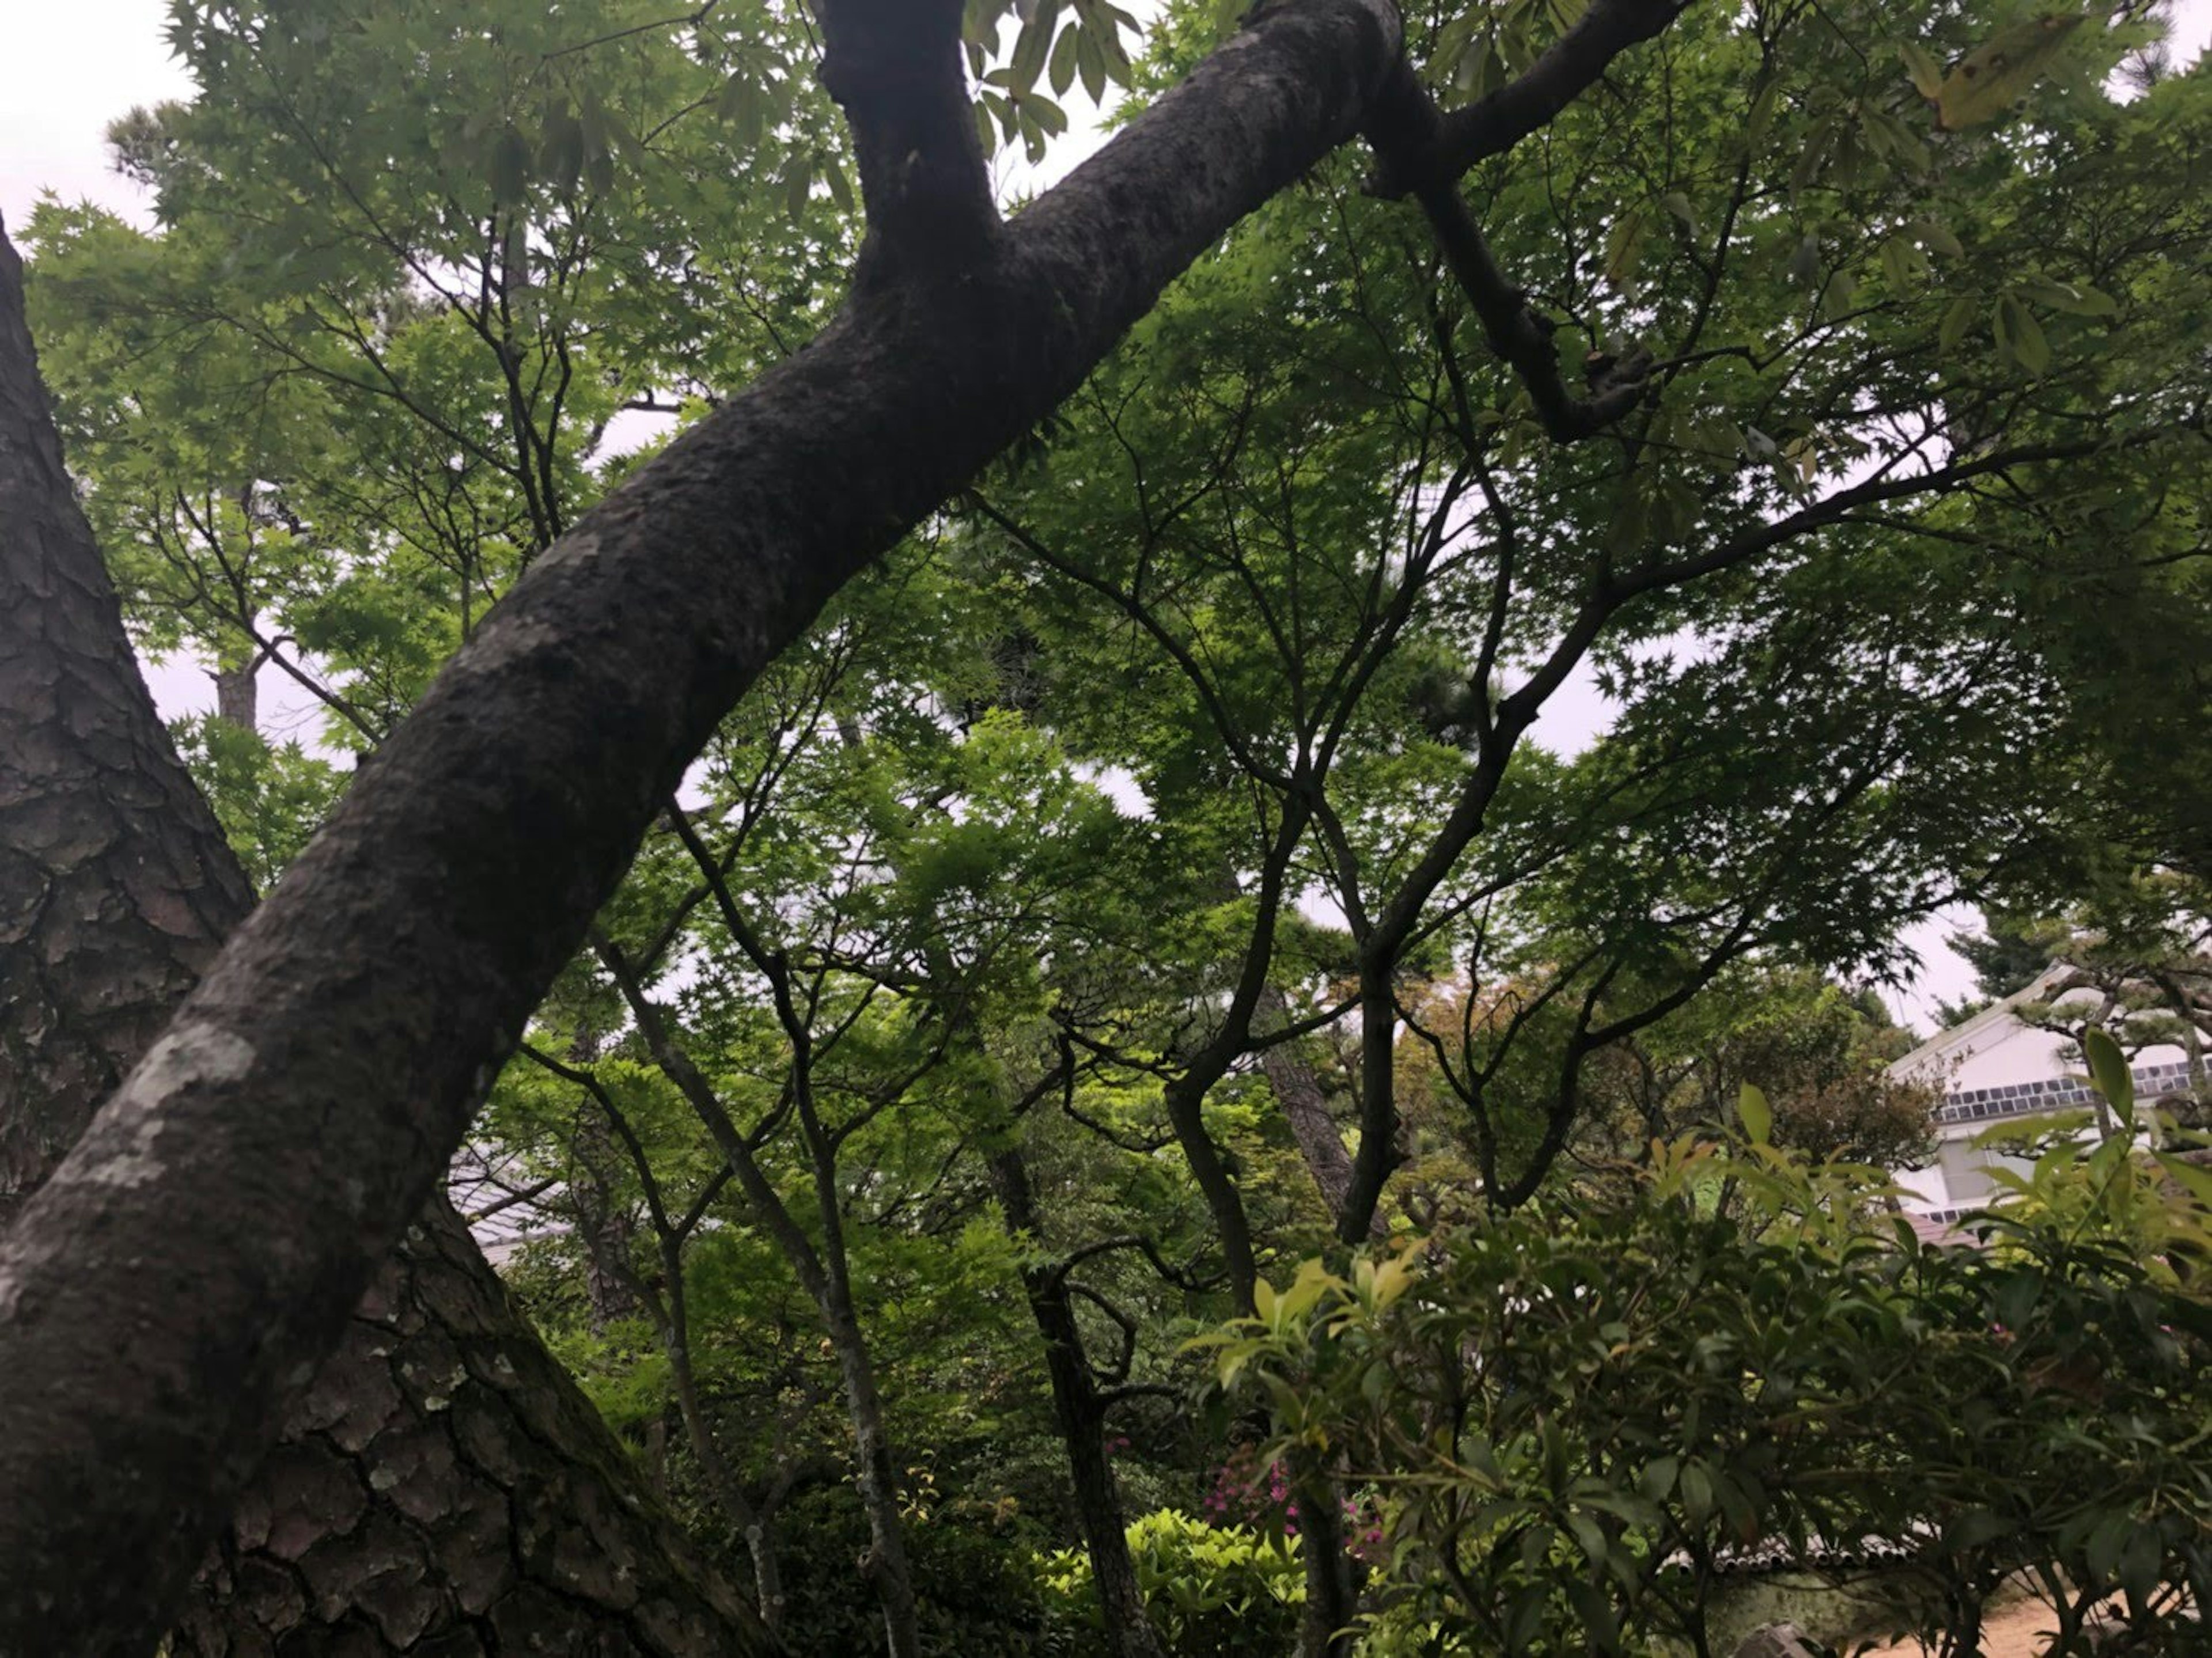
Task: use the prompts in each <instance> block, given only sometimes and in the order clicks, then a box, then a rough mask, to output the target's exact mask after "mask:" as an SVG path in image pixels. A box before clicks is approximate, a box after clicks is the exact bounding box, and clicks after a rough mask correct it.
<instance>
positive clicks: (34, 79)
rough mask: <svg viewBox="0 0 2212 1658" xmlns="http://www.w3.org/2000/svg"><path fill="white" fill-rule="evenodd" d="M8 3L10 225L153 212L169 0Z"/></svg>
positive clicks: (1561, 716) (1952, 977) (1931, 934)
mask: <svg viewBox="0 0 2212 1658" xmlns="http://www.w3.org/2000/svg"><path fill="white" fill-rule="evenodd" d="M517 3H526V0H517ZM1143 9H1145V10H1146V11H1149V10H1150V9H1151V8H1150V7H1149V6H1147V7H1145V8H1143ZM0 13H4V15H5V21H4V22H0V39H4V40H5V42H6V46H7V52H8V64H9V73H8V76H7V82H8V84H7V89H6V94H5V95H4V97H0V216H4V217H5V219H6V222H7V223H8V225H9V228H10V229H11V230H15V229H18V228H20V227H21V224H22V222H23V220H24V218H25V217H26V216H27V215H28V213H29V212H30V210H31V207H32V204H33V203H34V202H35V201H36V200H37V199H38V197H39V194H40V191H53V192H54V193H56V194H57V195H58V196H60V197H63V198H64V200H72V201H73V200H76V199H78V198H80V197H89V198H90V199H92V200H94V201H95V202H99V203H103V204H105V205H106V206H108V207H110V208H112V209H114V210H118V211H120V212H124V213H128V214H131V215H133V216H143V214H144V212H145V209H146V203H145V200H144V198H143V195H142V194H141V192H139V191H137V190H135V189H134V188H133V187H132V186H131V185H130V184H128V183H127V182H126V181H125V180H124V179H120V178H118V177H117V176H116V174H115V173H114V172H113V171H112V169H111V168H110V167H109V166H108V161H107V154H106V147H105V143H104V141H103V138H102V134H103V132H104V131H105V130H106V125H107V123H108V122H109V121H110V120H112V119H113V118H115V117H116V116H118V115H120V114H122V113H124V112H125V111H127V110H129V109H130V108H131V106H134V105H138V104H152V103H157V102H160V101H161V100H163V99H170V98H182V97H186V96H189V95H190V94H191V82H189V81H188V80H187V79H186V78H185V75H184V74H183V72H182V70H180V69H179V66H178V65H177V64H175V63H173V61H172V60H171V59H170V58H169V55H168V51H167V46H165V45H164V44H163V40H162V33H161V31H162V26H163V23H164V21H165V20H166V18H167V3H166V0H67V3H60V4H54V3H49V0H0ZM2175 15H2176V17H2177V19H2178V21H2177V24H2176V27H2175V30H2174V34H2175V45H2176V46H2177V47H2178V48H2179V52H2178V53H2177V56H2179V57H2180V58H2184V59H2185V58H2187V57H2188V56H2190V55H2191V54H2192V53H2194V52H2197V51H2199V50H2201V49H2202V48H2203V45H2204V43H2205V40H2206V39H2207V38H2208V36H2212V0H2180V3H2179V6H2178V7H2177V9H2176V14H2175ZM1090 125H1091V124H1089V123H1083V124H1080V126H1090ZM1080 126H1079V131H1077V132H1076V133H1073V134H1071V135H1070V138H1069V140H1068V141H1067V142H1066V143H1063V144H1062V145H1060V147H1058V149H1057V150H1056V153H1055V154H1054V155H1052V156H1051V157H1050V158H1049V161H1048V164H1047V167H1046V169H1045V171H1046V173H1048V174H1051V175H1057V174H1058V173H1060V172H1061V171H1064V170H1065V168H1066V167H1068V166H1071V165H1073V162H1074V161H1076V160H1077V159H1079V155H1080V153H1081V150H1082V149H1085V148H1088V143H1087V142H1085V141H1086V140H1090V139H1091V135H1090V134H1088V133H1085V132H1083V131H1081V130H1080ZM1092 131H1093V132H1095V127H1093V128H1092ZM1091 141H1093V142H1095V140H1091ZM149 679H150V680H151V682H152V683H153V686H154V691H155V698H156V700H158V701H160V702H161V704H162V706H163V709H164V712H166V713H167V714H171V715H172V716H173V715H175V714H179V713H185V712H190V711H192V710H195V709H200V708H208V707H210V706H211V705H212V701H213V693H212V688H211V686H210V683H209V682H208V680H207V677H206V676H205V675H204V673H202V672H201V671H199V670H198V669H197V667H196V666H194V665H191V664H188V663H184V662H170V663H167V664H162V665H149ZM270 689H271V690H275V689H276V688H275V687H271V688H270ZM1559 704H1560V706H1558V707H1557V708H1555V710H1554V711H1553V714H1551V716H1550V717H1549V718H1547V721H1546V727H1547V728H1546V729H1544V730H1543V731H1541V732H1540V733H1539V736H1540V738H1541V740H1543V741H1545V742H1547V744H1551V745H1553V746H1555V747H1561V748H1568V749H1572V748H1577V747H1580V746H1582V745H1583V744H1584V743H1587V742H1588V741H1589V738H1590V737H1591V736H1592V735H1593V734H1594V733H1595V730H1596V729H1597V728H1598V726H1600V725H1601V723H1602V720H1603V707H1602V703H1601V700H1600V699H1598V698H1597V697H1596V696H1595V694H1594V693H1593V692H1591V691H1590V690H1589V688H1588V687H1587V684H1585V685H1584V686H1583V687H1582V688H1581V689H1580V694H1579V695H1565V694H1563V695H1562V697H1561V698H1560V699H1559ZM279 713H280V717H281V704H280V706H279ZM1970 919H1971V917H1967V916H1957V917H1953V918H1951V919H1950V920H1948V921H1936V922H1931V923H1929V924H1928V925H1927V926H1923V927H1920V928H1917V929H1915V930H1914V931H1913V932H1911V933H1910V934H1908V935H1907V936H1908V939H1909V941H1910V942H1911V944H1913V945H1914V946H1915V948H1916V949H1917V950H1919V952H1920V954H1921V955H1922V956H1923V957H1924V958H1925V963H1926V965H1925V968H1924V969H1923V972H1922V974H1921V975H1920V977H1919V979H1918V980H1917V981H1916V982H1915V983H1914V984H1913V985H1912V986H1911V987H1909V988H1908V989H1907V990H1906V991H1905V993H1902V994H1901V995H1899V996H1897V997H1893V1003H1895V1004H1896V1005H1898V1006H1899V1010H1900V1011H1902V1012H1904V1013H1905V1014H1906V1015H1907V1016H1908V1017H1913V1018H1915V1019H1916V1020H1917V1022H1919V1023H1922V1024H1923V1026H1924V1025H1925V1024H1926V1023H1928V1021H1927V1019H1926V1017H1925V1016H1926V1014H1927V1012H1928V1011H1929V1009H1930V1008H1931V1007H1932V1006H1933V1004H1934V1001H1935V1000H1936V999H1937V998H1939V997H1949V998H1954V999H1955V998H1957V997H1959V996H1960V995H1962V994H1964V993H1965V992H1966V989H1967V987H1968V985H1969V979H1968V975H1966V970H1965V966H1964V963H1961V962H1960V960H1959V958H1958V957H1955V956H1954V955H1953V954H1952V953H1951V952H1950V951H1949V950H1947V949H1945V948H1944V947H1943V944H1942V937H1943V934H1944V933H1945V932H1948V931H1949V930H1951V929H1952V928H1953V927H1955V926H1959V925H1960V924H1962V923H1963V922H1964V921H1966V920H1970Z"/></svg>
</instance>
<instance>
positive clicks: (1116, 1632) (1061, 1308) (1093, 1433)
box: [991, 1146, 1162, 1658]
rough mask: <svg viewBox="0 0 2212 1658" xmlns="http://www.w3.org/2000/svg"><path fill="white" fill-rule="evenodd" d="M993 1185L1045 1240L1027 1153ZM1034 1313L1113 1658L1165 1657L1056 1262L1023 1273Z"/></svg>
mask: <svg viewBox="0 0 2212 1658" xmlns="http://www.w3.org/2000/svg"><path fill="white" fill-rule="evenodd" d="M991 1183H992V1187H993V1188H994V1190H995V1191H996V1192H997V1193H998V1194H999V1206H1000V1208H1001V1209H1003V1210H1004V1211H1005V1212H1006V1222H1007V1224H1009V1225H1010V1226H1012V1228H1013V1229H1014V1230H1016V1231H1018V1232H1025V1233H1027V1234H1028V1235H1029V1236H1030V1238H1031V1239H1032V1240H1037V1239H1040V1238H1041V1236H1042V1234H1041V1231H1040V1229H1039V1224H1038V1220H1037V1212H1036V1198H1035V1195H1034V1193H1032V1191H1031V1189H1030V1177H1029V1168H1028V1165H1027V1163H1026V1162H1025V1161H1024V1158H1023V1157H1022V1154H1021V1152H1020V1151H1018V1150H1016V1149H1015V1148H1013V1147H1011V1146H1010V1147H1008V1148H1007V1149H1006V1151H1000V1152H999V1153H997V1154H996V1155H995V1156H994V1157H992V1159H991ZM1022 1287H1023V1289H1024V1291H1025V1292H1026V1293H1027V1295H1028V1297H1029V1303H1030V1317H1032V1318H1033V1319H1035V1320H1036V1327H1037V1333H1038V1334H1039V1335H1040V1336H1042V1338H1043V1339H1044V1362H1045V1371H1046V1374H1047V1375H1048V1376H1049V1377H1050V1379H1051V1382H1052V1404H1053V1412H1054V1415H1055V1416H1057V1417H1058V1418H1059V1419H1060V1438H1061V1439H1062V1440H1063V1441H1065V1442H1066V1446H1067V1472H1068V1479H1069V1482H1070V1484H1071V1485H1073V1489H1074V1493H1075V1521H1076V1525H1077V1527H1079V1529H1080V1530H1081V1532H1082V1533H1083V1546H1084V1550H1085V1552H1086V1553H1088V1554H1089V1555H1090V1557H1091V1582H1093V1583H1095V1584H1096V1585H1097V1589H1098V1603H1099V1606H1100V1609H1101V1610H1102V1611H1103V1612H1104V1613H1105V1624H1106V1649H1107V1654H1108V1658H1162V1654H1161V1649H1160V1643H1159V1637H1158V1635H1157V1634H1155V1633H1154V1632H1153V1630H1152V1620H1151V1619H1149V1618H1148V1617H1147V1616H1146V1612H1145V1596H1144V1592H1143V1591H1142V1590H1141V1589H1139V1588H1138V1587H1137V1568H1136V1564H1135V1562H1133V1560H1132V1559H1131V1558H1129V1537H1128V1525H1127V1521H1125V1520H1124V1519H1123V1518H1122V1515H1121V1494H1120V1492H1119V1491H1117V1490H1116V1489H1115V1479H1114V1465H1113V1463H1112V1462H1111V1461H1109V1459H1108V1457H1107V1455H1106V1442H1105V1418H1106V1410H1105V1404H1104V1401H1103V1400H1102V1399H1101V1398H1100V1396H1099V1393H1098V1386H1097V1382H1095V1381H1094V1380H1093V1379H1092V1377H1091V1366H1090V1363H1089V1361H1088V1360H1087V1359H1086V1358H1085V1356H1084V1351H1083V1332H1082V1330H1081V1329H1080V1327H1078V1325H1077V1324H1076V1321H1075V1306H1074V1303H1073V1301H1072V1300H1070V1298H1069V1297H1068V1293H1067V1279H1066V1274H1064V1273H1063V1272H1060V1271H1059V1270H1058V1269H1057V1268H1056V1267H1054V1266H1052V1265H1050V1264H1049V1263H1038V1264H1034V1265H1030V1266H1024V1267H1023V1268H1022Z"/></svg>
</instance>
